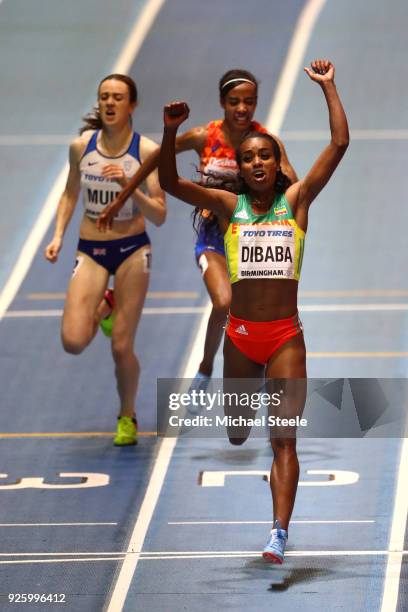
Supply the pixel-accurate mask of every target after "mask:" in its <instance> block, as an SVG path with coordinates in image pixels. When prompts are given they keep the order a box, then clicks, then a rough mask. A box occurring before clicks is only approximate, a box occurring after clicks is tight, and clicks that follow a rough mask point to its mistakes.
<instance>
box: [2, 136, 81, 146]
mask: <svg viewBox="0 0 408 612" xmlns="http://www.w3.org/2000/svg"><path fill="white" fill-rule="evenodd" d="M75 136H76V134H10V135H5V136H0V146H1V147H16V146H23V147H32V146H35V145H46V146H49V145H64V146H66V145H67V144H69V143H70V142H71V141H72V140H73V139H74V138H75Z"/></svg>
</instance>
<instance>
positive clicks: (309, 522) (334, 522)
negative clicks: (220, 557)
mask: <svg viewBox="0 0 408 612" xmlns="http://www.w3.org/2000/svg"><path fill="white" fill-rule="evenodd" d="M354 523H356V524H362V523H375V521H374V520H372V519H369V520H352V519H350V520H345V521H343V520H335V519H330V520H322V521H318V520H291V521H290V524H291V525H338V524H347V525H348V524H354ZM167 524H168V525H270V524H271V520H270V519H269V521H169V522H168V523H167Z"/></svg>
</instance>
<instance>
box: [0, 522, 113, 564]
mask: <svg viewBox="0 0 408 612" xmlns="http://www.w3.org/2000/svg"><path fill="white" fill-rule="evenodd" d="M117 524H118V523H0V527H101V526H109V527H110V526H114V525H117ZM0 556H1V553H0Z"/></svg>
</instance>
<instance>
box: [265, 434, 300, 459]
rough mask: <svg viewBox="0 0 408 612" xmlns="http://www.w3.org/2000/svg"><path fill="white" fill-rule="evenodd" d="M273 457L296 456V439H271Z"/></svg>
mask: <svg viewBox="0 0 408 612" xmlns="http://www.w3.org/2000/svg"><path fill="white" fill-rule="evenodd" d="M271 446H272V450H273V452H274V455H275V456H276V455H282V454H286V455H296V438H272V440H271Z"/></svg>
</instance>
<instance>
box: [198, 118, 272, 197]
mask: <svg viewBox="0 0 408 612" xmlns="http://www.w3.org/2000/svg"><path fill="white" fill-rule="evenodd" d="M223 123H224V120H223V119H216V120H215V121H211V122H210V123H209V124H208V125H207V139H206V141H205V145H204V149H203V152H202V153H201V156H200V171H201V184H202V185H205V186H206V187H222V188H223V189H226V190H228V191H234V192H236V187H237V184H238V181H237V176H238V164H237V162H236V159H235V149H234V148H233V147H231V146H230V145H228V144H227V143H226V142H225V138H224V134H223V132H222V124H223ZM254 130H256V131H258V132H262V133H266V132H267V130H266V129H265V128H264V127H263V126H262V125H261V124H260V123H258V122H257V121H251V126H250V129H249V131H251V132H252V131H254Z"/></svg>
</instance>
